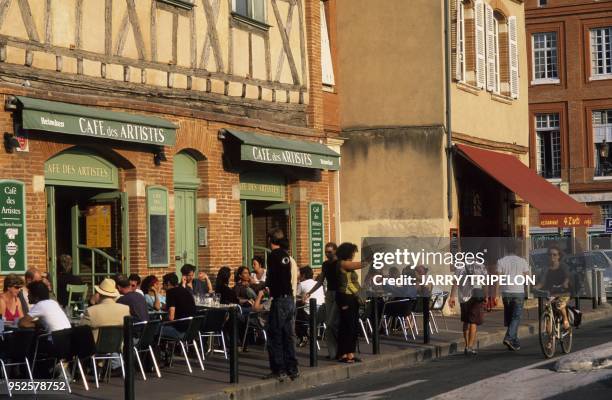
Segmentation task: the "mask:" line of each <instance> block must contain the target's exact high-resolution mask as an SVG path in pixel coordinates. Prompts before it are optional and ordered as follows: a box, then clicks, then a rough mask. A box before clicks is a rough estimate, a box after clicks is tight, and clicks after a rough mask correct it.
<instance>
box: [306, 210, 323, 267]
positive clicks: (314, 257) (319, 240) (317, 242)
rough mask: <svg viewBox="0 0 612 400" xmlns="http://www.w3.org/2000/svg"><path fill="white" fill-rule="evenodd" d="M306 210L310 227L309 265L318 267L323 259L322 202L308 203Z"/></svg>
mask: <svg viewBox="0 0 612 400" xmlns="http://www.w3.org/2000/svg"><path fill="white" fill-rule="evenodd" d="M308 210H309V211H308V221H309V228H310V230H309V236H310V266H311V267H320V266H321V265H323V261H324V260H325V251H324V246H325V243H324V240H325V232H324V224H323V204H322V203H310V205H309V207H308Z"/></svg>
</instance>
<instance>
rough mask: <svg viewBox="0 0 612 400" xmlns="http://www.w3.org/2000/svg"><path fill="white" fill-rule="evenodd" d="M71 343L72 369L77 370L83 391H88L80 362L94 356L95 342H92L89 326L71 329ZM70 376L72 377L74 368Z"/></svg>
mask: <svg viewBox="0 0 612 400" xmlns="http://www.w3.org/2000/svg"><path fill="white" fill-rule="evenodd" d="M71 341H72V346H71V350H72V359H74V360H75V363H74V367H75V368H76V367H78V368H79V372H80V374H81V379H83V386H85V390H89V384H88V383H87V377H86V376H85V373H84V371H83V364H82V363H81V360H84V359H87V358H90V357H92V356H93V355H95V354H96V342H95V341H94V337H93V332H92V330H91V326H89V325H81V326H75V327H73V328H72V339H71ZM72 375H73V376H74V368H73V373H72Z"/></svg>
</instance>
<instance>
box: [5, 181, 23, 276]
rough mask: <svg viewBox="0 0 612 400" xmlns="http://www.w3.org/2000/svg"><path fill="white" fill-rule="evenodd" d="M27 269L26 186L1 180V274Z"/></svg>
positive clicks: (20, 271)
mask: <svg viewBox="0 0 612 400" xmlns="http://www.w3.org/2000/svg"><path fill="white" fill-rule="evenodd" d="M25 269H26V225H25V191H24V184H23V183H22V182H18V181H11V180H0V273H3V274H7V273H17V274H21V273H23V272H25Z"/></svg>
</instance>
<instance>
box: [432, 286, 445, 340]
mask: <svg viewBox="0 0 612 400" xmlns="http://www.w3.org/2000/svg"><path fill="white" fill-rule="evenodd" d="M448 295H449V293H448V292H441V293H437V294H435V295H434V297H433V298H432V299H431V308H430V312H431V313H430V315H431V319H432V321H433V323H434V326H435V327H436V332H438V324H437V323H436V318H435V314H436V313H437V314H438V315H439V316H440V317H442V321H444V329H445V330H447V331H448V324H447V323H446V317H445V316H444V311H443V310H444V305H445V304H446V301H447V300H448Z"/></svg>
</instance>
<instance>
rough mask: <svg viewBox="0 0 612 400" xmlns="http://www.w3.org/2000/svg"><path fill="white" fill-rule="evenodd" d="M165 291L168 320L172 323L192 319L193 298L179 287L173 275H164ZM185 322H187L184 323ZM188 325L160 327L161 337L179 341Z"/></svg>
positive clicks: (178, 324)
mask: <svg viewBox="0 0 612 400" xmlns="http://www.w3.org/2000/svg"><path fill="white" fill-rule="evenodd" d="M162 282H163V285H164V289H165V290H166V307H167V309H168V320H169V321H174V320H178V319H182V318H187V317H193V316H194V315H195V314H196V305H195V301H194V299H193V296H192V295H191V293H190V292H189V290H187V289H186V288H184V287H183V286H181V285H179V281H178V276H176V274H175V273H173V272H172V273H169V274H166V275H164V277H163V279H162ZM186 322H187V321H186ZM188 326H189V324H188V323H177V324H170V325H164V326H162V336H164V337H168V338H173V339H180V338H182V337H183V334H184V332H185V330H187V327H188Z"/></svg>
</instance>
